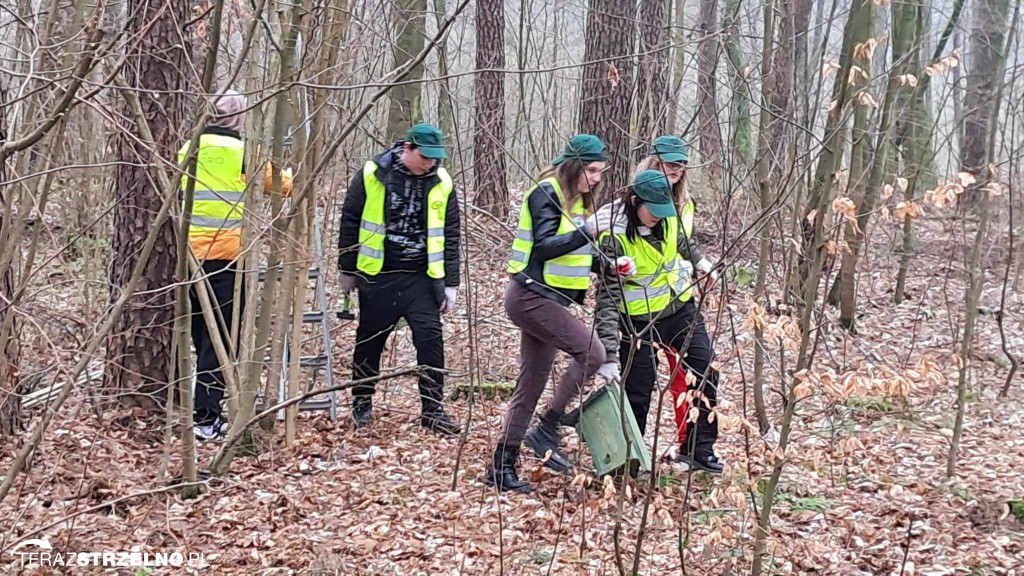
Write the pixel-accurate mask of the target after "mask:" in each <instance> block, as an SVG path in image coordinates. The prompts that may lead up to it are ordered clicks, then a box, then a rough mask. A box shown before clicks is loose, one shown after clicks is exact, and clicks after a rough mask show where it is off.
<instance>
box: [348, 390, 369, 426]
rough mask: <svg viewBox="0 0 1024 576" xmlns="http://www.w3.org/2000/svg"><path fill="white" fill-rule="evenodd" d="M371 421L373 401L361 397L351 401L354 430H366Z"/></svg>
mask: <svg viewBox="0 0 1024 576" xmlns="http://www.w3.org/2000/svg"><path fill="white" fill-rule="evenodd" d="M372 420H373V400H372V399H371V398H366V397H363V396H356V397H355V398H353V399H352V423H353V424H355V425H356V430H360V429H362V428H366V427H367V426H369V425H370V422H371V421H372Z"/></svg>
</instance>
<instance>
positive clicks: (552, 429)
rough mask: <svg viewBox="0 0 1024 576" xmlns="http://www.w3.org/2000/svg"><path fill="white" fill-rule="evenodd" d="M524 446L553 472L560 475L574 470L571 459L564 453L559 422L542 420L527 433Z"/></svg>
mask: <svg viewBox="0 0 1024 576" xmlns="http://www.w3.org/2000/svg"><path fill="white" fill-rule="evenodd" d="M523 444H525V445H526V447H527V448H529V449H530V450H533V453H534V455H536V456H537V457H538V458H540V459H541V460H544V465H545V466H547V467H548V468H550V469H551V470H554V471H555V472H558V473H559V474H564V473H566V472H568V471H569V470H572V464H571V463H570V462H569V458H568V457H566V455H565V453H564V452H562V446H561V444H562V438H561V436H560V435H559V434H558V423H557V421H556V422H549V421H546V420H541V421H540V422H539V423H538V424H536V425H534V426H533V427H531V428H530V429H529V430H527V431H526V436H525V437H524V438H523Z"/></svg>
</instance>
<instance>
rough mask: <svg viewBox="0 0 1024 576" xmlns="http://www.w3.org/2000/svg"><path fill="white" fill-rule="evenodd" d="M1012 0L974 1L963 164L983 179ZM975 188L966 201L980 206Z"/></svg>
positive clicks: (987, 160) (965, 109)
mask: <svg viewBox="0 0 1024 576" xmlns="http://www.w3.org/2000/svg"><path fill="white" fill-rule="evenodd" d="M1009 16H1010V0H978V1H977V2H975V3H974V16H973V19H972V22H971V38H970V53H969V54H968V55H967V59H968V63H969V64H970V68H969V69H968V74H967V95H966V97H965V99H964V111H963V115H964V116H963V121H964V148H963V153H962V162H961V163H962V165H963V169H964V171H966V172H970V173H971V174H973V175H975V176H976V177H978V178H979V180H980V179H981V178H980V177H981V175H982V169H983V168H984V167H985V165H986V164H988V163H989V162H991V159H990V158H989V157H988V154H987V149H988V147H987V146H986V143H987V142H988V131H989V130H994V129H995V127H996V123H994V122H992V121H991V119H992V114H993V107H992V98H993V95H994V94H995V91H996V86H997V85H999V83H1001V82H1002V78H1001V77H1000V76H999V74H998V71H999V67H1000V62H1001V59H1002V58H1001V55H1000V51H1001V49H1002V46H1003V44H1004V38H1005V36H1006V27H1007V25H1008V23H1009ZM980 190H981V189H980V188H978V187H973V188H971V189H969V190H968V191H967V193H966V194H965V197H966V198H965V200H966V202H967V203H968V204H969V205H971V206H977V205H978V202H979V200H980V199H981V195H982V192H979V191H980Z"/></svg>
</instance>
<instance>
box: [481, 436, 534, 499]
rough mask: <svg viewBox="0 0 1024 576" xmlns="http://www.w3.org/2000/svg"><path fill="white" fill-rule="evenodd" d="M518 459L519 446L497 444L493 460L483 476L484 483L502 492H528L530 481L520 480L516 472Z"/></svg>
mask: <svg viewBox="0 0 1024 576" xmlns="http://www.w3.org/2000/svg"><path fill="white" fill-rule="evenodd" d="M518 459H519V448H518V447H515V448H513V447H510V446H500V445H499V446H498V449H497V450H495V451H494V462H493V463H492V464H491V467H490V468H488V469H487V474H486V476H484V484H486V485H488V486H491V487H496V488H497V489H498V490H500V491H502V492H515V493H517V494H528V493H529V492H530V490H531V489H530V483H529V482H527V481H525V480H520V479H519V475H518V474H517V473H516V461H517V460H518Z"/></svg>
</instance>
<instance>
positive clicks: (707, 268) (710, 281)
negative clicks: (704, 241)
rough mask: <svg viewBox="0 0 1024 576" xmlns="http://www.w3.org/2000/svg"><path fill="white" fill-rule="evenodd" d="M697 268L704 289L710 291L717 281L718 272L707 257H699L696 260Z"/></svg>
mask: <svg viewBox="0 0 1024 576" xmlns="http://www.w3.org/2000/svg"><path fill="white" fill-rule="evenodd" d="M697 270H699V271H700V272H701V278H700V279H701V280H702V281H703V282H704V289H705V290H706V291H710V290H711V289H712V288H714V287H715V284H717V283H718V272H715V270H714V268H713V267H712V266H711V262H710V261H709V260H708V259H707V258H701V259H700V262H697Z"/></svg>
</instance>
